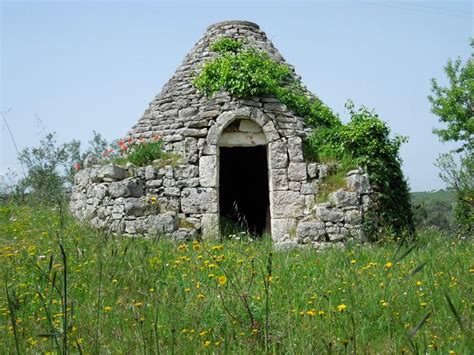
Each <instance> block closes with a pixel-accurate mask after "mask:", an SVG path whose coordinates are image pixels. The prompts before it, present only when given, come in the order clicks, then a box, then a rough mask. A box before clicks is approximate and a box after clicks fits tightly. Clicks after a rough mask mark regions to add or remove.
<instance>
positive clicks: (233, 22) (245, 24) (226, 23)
mask: <svg viewBox="0 0 474 355" xmlns="http://www.w3.org/2000/svg"><path fill="white" fill-rule="evenodd" d="M224 26H234V27H240V26H243V27H254V28H256V29H257V30H259V29H260V26H259V25H257V24H256V23H255V22H251V21H241V20H230V21H221V22H216V23H214V24H212V25H210V26H208V27H207V29H206V31H209V30H211V29H213V28H217V27H224Z"/></svg>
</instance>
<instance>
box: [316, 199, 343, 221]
mask: <svg viewBox="0 0 474 355" xmlns="http://www.w3.org/2000/svg"><path fill="white" fill-rule="evenodd" d="M315 212H316V216H317V217H318V218H319V219H320V220H321V221H323V222H333V223H335V222H342V221H343V220H344V212H342V211H341V210H339V209H337V208H331V207H330V206H329V204H327V203H325V204H318V205H316V206H315Z"/></svg>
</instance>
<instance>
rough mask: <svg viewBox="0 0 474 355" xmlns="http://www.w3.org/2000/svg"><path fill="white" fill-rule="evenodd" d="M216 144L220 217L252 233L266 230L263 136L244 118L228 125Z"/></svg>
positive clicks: (266, 177) (266, 186)
mask: <svg viewBox="0 0 474 355" xmlns="http://www.w3.org/2000/svg"><path fill="white" fill-rule="evenodd" d="M218 146H219V211H220V218H221V219H223V218H225V219H227V220H228V221H230V222H231V223H236V224H238V225H239V226H240V227H241V228H242V229H245V230H248V231H249V232H250V233H252V234H256V235H261V234H263V233H265V232H266V233H270V199H269V182H268V178H269V177H268V151H267V146H268V144H267V139H266V137H265V135H264V134H263V132H262V129H261V128H260V127H259V126H258V125H257V124H256V123H254V122H252V121H250V120H248V119H237V120H235V121H233V122H232V123H231V124H230V125H228V126H227V127H226V128H225V129H224V131H223V132H222V135H221V137H220V139H219V142H218Z"/></svg>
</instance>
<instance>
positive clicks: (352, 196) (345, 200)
mask: <svg viewBox="0 0 474 355" xmlns="http://www.w3.org/2000/svg"><path fill="white" fill-rule="evenodd" d="M358 198H359V195H358V194H357V192H352V191H344V190H343V189H339V190H337V191H334V192H331V193H330V194H329V203H330V204H331V205H332V206H334V207H349V206H357V205H358V203H359V201H358Z"/></svg>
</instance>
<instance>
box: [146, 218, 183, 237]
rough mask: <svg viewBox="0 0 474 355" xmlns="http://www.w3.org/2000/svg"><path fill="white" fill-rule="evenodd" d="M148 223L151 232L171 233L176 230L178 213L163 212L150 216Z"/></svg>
mask: <svg viewBox="0 0 474 355" xmlns="http://www.w3.org/2000/svg"><path fill="white" fill-rule="evenodd" d="M146 224H147V226H148V230H149V233H151V234H163V233H171V232H173V231H174V230H176V215H175V214H174V213H163V214H157V215H154V216H149V217H148V219H147V221H146Z"/></svg>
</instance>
